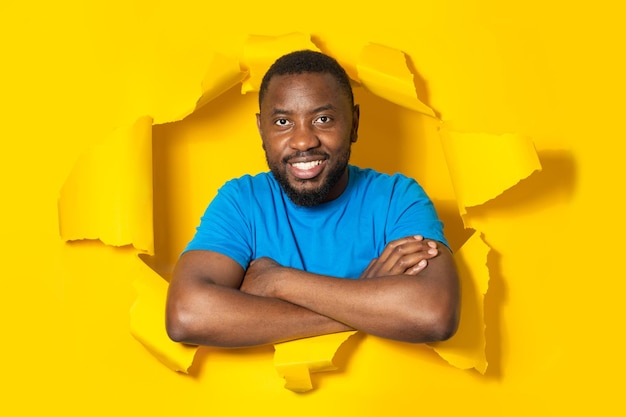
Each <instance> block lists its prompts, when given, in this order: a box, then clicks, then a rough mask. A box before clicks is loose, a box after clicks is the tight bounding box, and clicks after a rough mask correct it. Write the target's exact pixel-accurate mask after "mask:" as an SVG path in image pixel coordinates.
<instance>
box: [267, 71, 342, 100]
mask: <svg viewBox="0 0 626 417" xmlns="http://www.w3.org/2000/svg"><path fill="white" fill-rule="evenodd" d="M302 90H307V91H312V92H319V93H323V92H324V91H326V92H328V94H327V95H328V96H329V97H332V98H334V99H337V98H338V97H342V96H343V94H337V92H340V91H341V88H340V86H339V82H338V81H337V80H336V79H335V77H334V76H333V75H332V74H330V73H327V72H303V73H295V74H280V75H274V76H273V77H272V78H271V79H270V81H269V82H268V84H267V90H266V92H265V95H264V97H263V101H262V103H261V105H263V104H264V103H265V104H270V103H267V101H268V100H271V101H272V102H273V101H274V100H277V99H278V100H280V99H283V98H286V97H289V96H290V92H292V91H293V92H296V91H298V94H300V93H301V91H302Z"/></svg>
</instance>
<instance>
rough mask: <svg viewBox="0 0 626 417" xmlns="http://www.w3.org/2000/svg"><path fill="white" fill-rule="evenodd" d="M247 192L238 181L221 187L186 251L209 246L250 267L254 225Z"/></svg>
mask: <svg viewBox="0 0 626 417" xmlns="http://www.w3.org/2000/svg"><path fill="white" fill-rule="evenodd" d="M245 201H246V196H245V195H242V193H240V192H239V191H238V187H237V186H236V184H235V183H234V182H232V181H231V182H227V183H226V184H225V185H224V186H223V187H221V188H220V189H219V191H218V193H217V195H216V196H215V198H214V199H213V201H211V203H210V204H209V206H208V207H207V209H206V210H205V212H204V215H203V216H202V218H201V219H200V225H199V226H198V227H197V229H196V233H195V235H194V237H193V239H192V240H191V241H190V242H189V244H188V245H187V247H186V248H185V249H184V251H183V253H184V252H187V251H191V250H209V251H215V252H218V253H221V254H223V255H226V256H228V257H230V258H232V259H233V260H235V261H236V262H237V263H239V264H240V265H241V267H242V268H244V269H246V268H247V267H248V264H249V263H250V260H251V252H252V251H251V244H250V236H251V232H250V227H249V220H248V216H247V212H248V210H245V209H244V208H243V207H245V206H246V203H245Z"/></svg>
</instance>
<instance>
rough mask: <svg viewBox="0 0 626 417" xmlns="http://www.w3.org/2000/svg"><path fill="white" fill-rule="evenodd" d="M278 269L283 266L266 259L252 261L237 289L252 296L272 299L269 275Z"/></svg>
mask: <svg viewBox="0 0 626 417" xmlns="http://www.w3.org/2000/svg"><path fill="white" fill-rule="evenodd" d="M280 268H283V266H281V265H280V264H278V263H277V262H276V261H274V260H273V259H270V258H267V257H264V258H258V259H255V260H253V261H252V262H251V263H250V265H249V266H248V270H247V271H246V274H245V276H244V277H243V282H242V283H241V287H240V288H239V289H240V290H241V291H242V292H245V293H248V294H252V295H258V296H261V297H272V281H271V279H270V277H271V276H272V274H271V273H272V272H276V271H277V270H278V269H280Z"/></svg>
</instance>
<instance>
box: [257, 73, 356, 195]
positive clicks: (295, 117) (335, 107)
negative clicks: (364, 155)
mask: <svg viewBox="0 0 626 417" xmlns="http://www.w3.org/2000/svg"><path fill="white" fill-rule="evenodd" d="M358 123H359V108H358V106H354V107H353V106H352V105H351V103H350V100H349V99H348V97H347V96H346V94H344V92H343V90H341V89H340V86H339V83H338V82H337V81H336V80H335V78H334V77H333V76H332V75H330V74H326V73H303V74H290V75H280V76H274V77H273V78H272V79H271V80H270V82H269V84H268V88H267V91H266V94H265V96H264V97H263V101H262V102H261V111H260V113H259V114H257V126H258V128H259V133H260V134H261V138H262V139H263V148H264V149H265V157H266V159H267V164H268V166H269V168H270V170H271V171H272V174H273V175H274V177H275V178H276V180H277V181H278V182H279V183H280V185H281V186H282V187H283V189H284V190H285V192H286V193H287V195H288V196H289V198H290V199H291V200H292V201H293V202H294V203H296V204H299V205H302V206H309V207H310V206H314V205H317V204H320V203H323V202H326V201H330V200H333V199H335V198H337V197H338V196H339V195H341V193H342V192H343V190H344V189H345V187H346V185H347V183H348V171H347V166H348V160H349V158H350V146H351V144H352V142H356V139H357V129H358Z"/></svg>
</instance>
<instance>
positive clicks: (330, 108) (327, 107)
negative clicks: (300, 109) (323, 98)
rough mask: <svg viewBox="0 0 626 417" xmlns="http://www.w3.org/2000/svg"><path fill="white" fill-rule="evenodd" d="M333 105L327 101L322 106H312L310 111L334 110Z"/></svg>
mask: <svg viewBox="0 0 626 417" xmlns="http://www.w3.org/2000/svg"><path fill="white" fill-rule="evenodd" d="M335 108H336V107H335V106H333V105H332V104H330V103H328V104H326V105H324V106H319V107H316V108H314V109H313V110H311V113H319V112H321V111H326V110H335Z"/></svg>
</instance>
